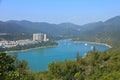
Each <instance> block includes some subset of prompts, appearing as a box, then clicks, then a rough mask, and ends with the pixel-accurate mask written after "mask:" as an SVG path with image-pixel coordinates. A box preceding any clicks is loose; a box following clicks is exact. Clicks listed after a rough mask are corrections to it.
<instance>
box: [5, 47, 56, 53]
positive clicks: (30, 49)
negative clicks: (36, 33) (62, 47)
mask: <svg viewBox="0 0 120 80" xmlns="http://www.w3.org/2000/svg"><path fill="white" fill-rule="evenodd" d="M54 46H56V45H53V46H42V47H35V48H29V49H25V50H15V51H5V53H14V52H24V51H29V50H32V49H41V48H49V47H54Z"/></svg>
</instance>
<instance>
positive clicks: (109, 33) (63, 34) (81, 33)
mask: <svg viewBox="0 0 120 80" xmlns="http://www.w3.org/2000/svg"><path fill="white" fill-rule="evenodd" d="M35 32H43V33H47V34H48V35H50V36H53V37H59V38H80V40H88V41H96V42H105V43H106V42H108V43H109V44H113V45H115V44H118V43H116V41H117V42H118V40H120V36H119V32H120V16H116V17H113V18H110V19H108V20H106V21H104V22H103V21H99V22H94V23H88V24H85V25H76V24H72V23H61V24H51V23H46V22H31V21H26V20H22V21H16V20H10V21H6V22H2V21H1V22H0V33H9V34H11V35H12V34H18V33H19V34H23V33H24V34H32V33H35ZM112 42H114V43H112Z"/></svg>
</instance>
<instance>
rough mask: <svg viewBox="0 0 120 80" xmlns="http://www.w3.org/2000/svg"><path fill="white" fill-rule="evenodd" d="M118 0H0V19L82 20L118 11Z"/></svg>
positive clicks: (59, 21)
mask: <svg viewBox="0 0 120 80" xmlns="http://www.w3.org/2000/svg"><path fill="white" fill-rule="evenodd" d="M119 3H120V0H2V1H1V0H0V20H1V21H7V20H30V21H33V22H49V23H57V24H59V23H62V22H71V23H75V24H85V23H90V22H95V21H103V20H106V19H108V18H110V17H113V16H117V15H119V13H120V4H119Z"/></svg>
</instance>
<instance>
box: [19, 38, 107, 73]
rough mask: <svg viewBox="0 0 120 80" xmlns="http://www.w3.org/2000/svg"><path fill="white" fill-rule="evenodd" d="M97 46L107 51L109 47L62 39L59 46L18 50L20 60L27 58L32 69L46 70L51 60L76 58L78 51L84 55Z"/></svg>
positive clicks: (100, 49) (99, 49) (98, 48)
mask: <svg viewBox="0 0 120 80" xmlns="http://www.w3.org/2000/svg"><path fill="white" fill-rule="evenodd" d="M93 46H95V47H96V49H97V50H98V51H105V50H107V49H109V47H107V46H105V45H100V44H91V43H85V42H73V41H70V40H60V41H58V45H57V46H53V47H46V48H38V49H32V50H28V51H20V52H17V55H18V60H26V61H27V62H28V64H29V67H30V70H31V71H36V72H38V71H45V70H47V66H48V64H49V63H51V62H53V61H54V62H56V61H64V60H75V58H76V53H77V52H79V55H80V56H84V55H85V54H86V52H88V51H90V50H92V47H93Z"/></svg>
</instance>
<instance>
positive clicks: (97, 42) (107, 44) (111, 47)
mask: <svg viewBox="0 0 120 80" xmlns="http://www.w3.org/2000/svg"><path fill="white" fill-rule="evenodd" d="M73 42H84V43H89V44H100V45H105V46H107V47H109V48H112V46H111V45H108V44H106V43H98V42H89V41H73Z"/></svg>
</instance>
